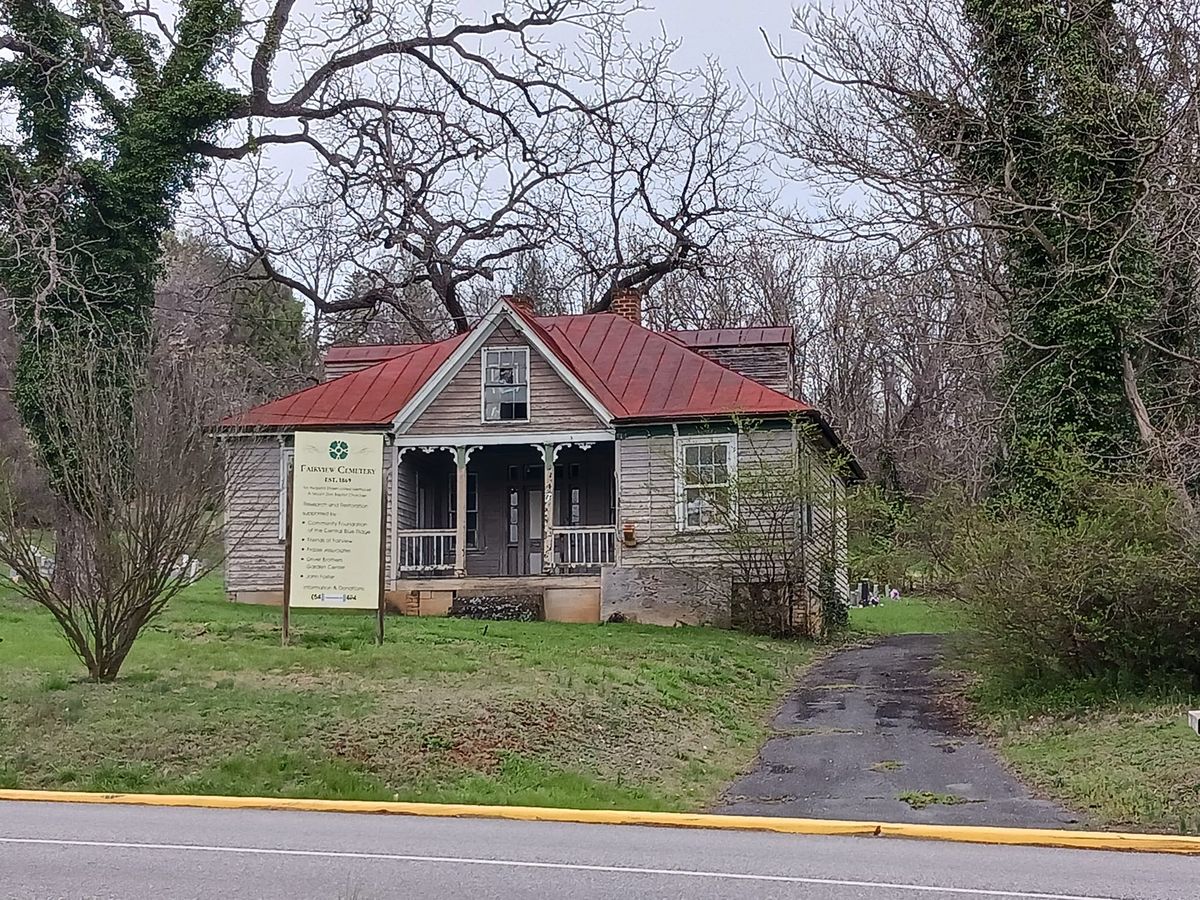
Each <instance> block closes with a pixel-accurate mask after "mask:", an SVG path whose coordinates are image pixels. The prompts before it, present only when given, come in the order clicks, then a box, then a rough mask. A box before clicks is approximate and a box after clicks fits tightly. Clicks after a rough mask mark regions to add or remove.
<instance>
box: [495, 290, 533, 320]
mask: <svg viewBox="0 0 1200 900" xmlns="http://www.w3.org/2000/svg"><path fill="white" fill-rule="evenodd" d="M500 299H501V300H506V301H507V302H508V305H509V306H515V307H517V308H518V309H520V310H521V312H523V313H526V314H528V315H531V316H536V315H537V310H536V309H534V308H533V297H532V296H530V295H529V294H503V295H501V297H500Z"/></svg>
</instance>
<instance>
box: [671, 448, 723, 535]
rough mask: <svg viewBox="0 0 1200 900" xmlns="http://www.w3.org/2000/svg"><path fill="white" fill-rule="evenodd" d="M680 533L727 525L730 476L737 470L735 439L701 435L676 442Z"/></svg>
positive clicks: (676, 485)
mask: <svg viewBox="0 0 1200 900" xmlns="http://www.w3.org/2000/svg"><path fill="white" fill-rule="evenodd" d="M676 448H677V454H678V458H677V464H678V472H677V474H676V484H675V490H676V495H677V498H678V513H677V517H678V525H679V530H680V531H715V530H720V529H723V528H725V527H727V526H728V522H729V511H730V505H731V502H732V498H731V496H730V491H731V488H732V473H733V472H735V471H736V470H737V436H736V435H733V434H729V435H704V436H702V437H700V436H697V437H687V438H678V439H677V440H676Z"/></svg>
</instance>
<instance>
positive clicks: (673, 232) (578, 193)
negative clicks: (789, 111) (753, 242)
mask: <svg viewBox="0 0 1200 900" xmlns="http://www.w3.org/2000/svg"><path fill="white" fill-rule="evenodd" d="M611 62H612V61H611V60H609V59H607V58H606V57H605V56H604V55H603V54H602V55H601V58H600V59H599V60H598V61H597V65H598V66H599V67H600V68H601V70H603V69H604V67H605V66H606V65H609V64H611ZM646 81H647V83H646V87H645V96H644V97H643V98H642V101H641V102H639V103H636V104H626V105H623V106H621V107H620V108H618V109H616V110H614V112H613V113H612V114H611V115H609V116H606V117H604V118H598V119H595V120H594V121H593V123H592V129H591V130H592V131H593V135H592V137H593V140H595V141H596V143H597V146H598V147H599V148H600V153H599V155H598V160H597V164H596V166H595V167H594V168H593V169H592V170H590V171H588V172H587V173H585V176H584V177H581V178H578V179H576V180H575V181H574V182H573V184H572V189H571V190H570V191H569V192H568V194H567V201H568V203H569V204H570V216H569V217H568V218H567V219H566V220H565V222H564V228H563V230H562V231H561V233H560V235H559V243H560V244H561V245H562V247H563V248H564V249H565V251H566V253H567V254H568V256H569V257H570V259H571V260H572V264H573V267H574V269H575V270H576V272H577V275H576V277H575V280H576V282H577V283H578V285H579V287H578V290H579V292H580V293H581V294H582V295H583V296H584V297H585V298H587V299H586V305H587V306H588V308H589V309H590V310H591V311H593V312H595V311H601V310H605V309H607V308H608V306H609V304H610V303H611V302H612V298H613V297H614V296H615V295H616V294H618V293H620V292H622V291H626V290H631V289H633V290H638V291H640V292H642V293H643V294H646V293H648V292H650V291H651V290H652V289H653V288H654V287H655V286H657V285H658V284H659V283H660V282H662V281H663V279H664V278H666V277H667V276H669V275H671V274H672V273H678V272H692V273H703V272H704V270H705V267H706V265H708V264H709V263H710V262H711V260H712V256H713V253H712V251H713V249H714V248H715V247H716V245H717V244H718V242H719V240H720V239H721V237H722V236H727V235H729V234H730V233H731V232H733V231H734V229H740V228H745V227H746V226H747V225H748V223H749V222H750V221H751V220H752V219H753V217H754V215H755V213H756V211H757V210H758V209H759V207H760V206H761V205H762V192H761V190H760V187H761V183H760V180H759V172H760V166H761V163H762V154H761V150H760V148H759V146H758V145H757V143H756V142H755V141H754V140H753V139H752V137H751V132H750V129H749V128H748V123H747V112H746V104H745V98H744V97H743V96H742V95H741V94H740V93H739V92H738V91H737V90H735V89H734V88H733V87H731V86H730V85H729V84H728V82H727V81H726V79H725V75H724V72H722V71H721V70H720V69H719V68H717V67H716V66H715V65H710V66H708V67H707V68H705V69H702V70H700V71H696V72H685V73H681V74H673V73H671V72H669V71H667V70H665V67H664V68H663V70H661V71H659V72H658V73H657V74H656V77H654V78H652V79H651V78H648V79H647V80H646Z"/></svg>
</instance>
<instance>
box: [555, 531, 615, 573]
mask: <svg viewBox="0 0 1200 900" xmlns="http://www.w3.org/2000/svg"><path fill="white" fill-rule="evenodd" d="M616 546H617V529H616V526H615V525H587V526H583V527H580V526H571V527H568V526H564V525H556V526H555V527H554V561H555V564H556V565H557V566H558V568H560V569H565V570H568V571H571V570H577V569H595V568H599V567H600V566H606V565H611V564H612V563H614V562H615V561H616Z"/></svg>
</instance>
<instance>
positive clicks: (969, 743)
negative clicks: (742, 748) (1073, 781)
mask: <svg viewBox="0 0 1200 900" xmlns="http://www.w3.org/2000/svg"><path fill="white" fill-rule="evenodd" d="M941 650H942V639H941V638H940V637H938V636H937V635H932V634H907V635H895V636H892V637H887V638H881V639H879V640H877V641H874V642H872V643H870V644H866V645H864V646H860V647H850V648H847V649H845V650H842V651H840V652H838V653H835V654H832V655H831V656H829V657H827V658H825V659H823V660H821V661H820V662H818V663H817V664H816V665H814V666H812V667H811V668H809V669H808V670H806V671H805V672H804V674H803V675H802V676H801V678H800V682H799V684H798V685H797V686H796V689H795V690H794V691H793V692H792V693H791V694H789V695H788V698H787V699H786V700H785V701H784V703H783V705H782V706H781V707H780V709H779V712H778V713H777V714H776V715H775V718H774V720H773V721H772V723H771V728H772V735H771V737H770V738H769V739H768V740H767V743H766V745H765V746H764V747H763V748H762V751H761V752H760V753H759V758H758V764H757V765H756V766H755V768H754V769H753V770H752V771H750V772H749V773H748V774H746V775H745V776H743V777H742V778H740V779H738V781H737V782H735V783H734V784H733V785H732V786H731V787H730V788H729V790H728V791H727V792H726V794H725V796H724V797H723V798H722V801H721V803H720V805H719V806H718V807H717V810H716V811H717V812H723V813H735V814H740V815H761V816H799V817H801V818H804V817H816V818H822V819H855V820H860V821H861V820H867V821H873V822H934V823H937V824H940V825H1012V826H1016V827H1027V828H1028V827H1040V828H1069V827H1071V826H1072V825H1073V824H1075V822H1076V816H1074V815H1073V814H1072V813H1070V812H1068V811H1066V810H1064V809H1062V808H1061V807H1059V806H1057V805H1055V804H1054V803H1051V802H1049V801H1047V800H1043V799H1040V798H1038V797H1034V796H1033V795H1032V794H1031V793H1030V792H1029V790H1028V789H1027V788H1026V787H1025V786H1024V785H1022V784H1021V783H1020V782H1019V781H1017V779H1016V778H1014V777H1013V776H1012V775H1011V774H1010V773H1009V772H1007V771H1005V769H1004V768H1003V767H1002V766H1001V765H1000V762H999V760H998V759H997V758H996V754H995V753H994V752H993V751H992V749H991V748H990V747H988V746H986V745H985V744H984V743H983V741H981V740H979V739H978V738H977V737H975V736H974V735H972V734H971V733H970V732H969V731H967V730H965V729H964V727H963V725H962V723H961V721H960V719H959V717H958V716H957V715H955V714H954V711H953V709H951V708H948V707H947V705H946V703H945V695H946V679H947V676H946V675H945V674H944V673H941V672H938V671H936V667H937V665H938V663H939V662H940V659H941ZM914 795H923V796H924V797H925V798H927V799H936V800H939V801H941V802H932V803H929V804H928V805H922V804H920V803H916V804H913V805H910V804H909V803H906V802H904V801H903V800H902V799H901V798H902V797H905V796H908V797H913V796H914Z"/></svg>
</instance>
